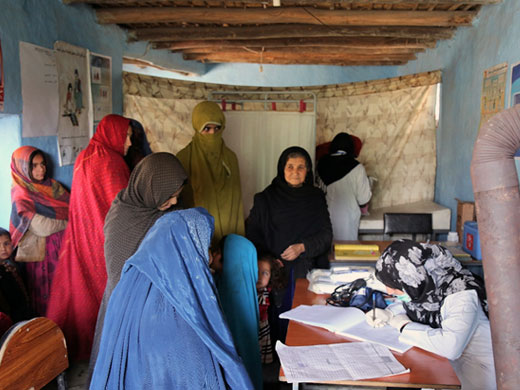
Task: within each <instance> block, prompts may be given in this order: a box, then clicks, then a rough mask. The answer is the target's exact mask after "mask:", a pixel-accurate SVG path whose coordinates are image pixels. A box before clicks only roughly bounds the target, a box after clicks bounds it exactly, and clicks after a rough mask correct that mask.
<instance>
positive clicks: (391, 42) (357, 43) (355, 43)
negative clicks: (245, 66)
mask: <svg viewBox="0 0 520 390" xmlns="http://www.w3.org/2000/svg"><path fill="white" fill-rule="evenodd" d="M152 46H153V48H154V49H170V50H183V49H193V48H199V47H215V48H218V47H243V46H245V47H266V48H267V47H295V46H297V47H311V46H321V47H343V48H362V49H368V48H370V49H381V48H385V49H386V48H388V49H396V48H400V49H425V48H434V47H435V46H436V41H435V40H422V39H393V38H337V37H331V38H292V39H236V40H208V41H203V40H193V41H191V40H187V41H176V42H160V43H155V44H153V45H152Z"/></svg>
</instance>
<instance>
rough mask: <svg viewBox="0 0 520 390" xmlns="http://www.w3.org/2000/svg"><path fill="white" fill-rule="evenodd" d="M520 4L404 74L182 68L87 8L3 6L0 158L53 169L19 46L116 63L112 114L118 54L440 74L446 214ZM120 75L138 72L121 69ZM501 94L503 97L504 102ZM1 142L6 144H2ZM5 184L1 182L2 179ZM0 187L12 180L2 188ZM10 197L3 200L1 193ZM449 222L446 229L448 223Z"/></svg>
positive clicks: (66, 174)
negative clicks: (59, 47)
mask: <svg viewBox="0 0 520 390" xmlns="http://www.w3.org/2000/svg"><path fill="white" fill-rule="evenodd" d="M519 17H520V1H518V0H504V1H503V2H502V3H500V4H497V5H492V6H486V7H485V8H484V9H483V10H482V11H481V12H480V15H479V18H478V19H477V20H476V21H475V22H474V23H473V26H472V27H466V28H461V29H459V30H458V32H457V34H456V36H455V37H454V38H453V39H451V40H449V41H444V42H441V43H440V44H439V45H438V47H437V48H436V49H432V50H429V51H428V52H426V53H423V54H420V55H419V56H418V59H417V60H416V61H413V62H410V63H409V64H407V65H406V66H401V67H396V66H393V67H337V66H275V65H263V66H262V69H260V66H259V65H255V64H215V65H203V64H199V63H196V62H192V61H183V60H182V57H181V56H180V55H178V54H175V55H173V54H167V53H165V52H157V51H154V50H149V48H148V47H147V45H145V44H143V43H126V36H125V34H124V32H123V31H122V30H121V29H119V28H117V27H110V26H108V27H107V26H100V25H98V24H97V23H96V21H95V15H94V13H93V12H92V11H91V10H90V9H89V8H88V7H87V6H84V5H72V6H69V5H63V4H62V3H61V1H60V0H46V1H45V2H42V1H41V0H0V41H1V44H2V50H3V54H4V74H5V83H6V85H5V86H6V104H5V109H4V113H5V114H12V115H14V116H7V117H1V118H0V137H2V138H1V139H2V141H3V142H2V143H1V144H0V156H1V157H2V158H3V157H4V156H5V155H6V154H7V155H10V153H11V150H12V149H13V148H15V147H17V146H19V145H20V144H24V145H25V144H30V145H34V146H36V147H39V148H41V149H44V150H45V151H47V152H49V154H50V155H51V159H52V160H53V163H54V165H55V166H57V148H56V143H57V142H56V137H39V138H23V139H20V134H21V120H22V97H21V82H20V63H19V50H18V43H19V41H26V42H30V43H33V44H37V45H41V46H44V47H48V48H51V47H52V46H53V43H54V41H56V40H63V41H66V42H69V43H72V44H76V45H79V46H83V47H86V48H88V49H90V50H92V51H94V52H97V53H101V54H105V55H109V56H111V57H112V60H113V63H112V67H113V71H112V75H113V107H114V112H116V113H120V112H121V111H122V91H121V68H122V56H123V55H129V56H132V57H137V58H143V59H147V60H149V61H152V62H154V63H157V64H158V65H162V66H165V67H169V68H173V69H179V70H182V71H187V72H191V73H194V74H196V76H194V77H183V76H180V75H176V74H175V73H172V72H155V75H159V76H161V77H173V78H177V79H185V80H191V81H202V82H210V83H221V84H233V85H253V86H299V85H322V84H336V83H347V82H355V81H364V80H373V79H381V78H388V77H395V76H399V75H406V74H412V73H418V72H424V71H429V70H437V69H441V70H442V72H443V92H442V106H441V121H440V125H439V130H438V143H437V145H438V148H437V154H438V168H437V181H436V188H435V199H436V201H438V202H439V203H441V204H443V205H446V206H449V207H451V208H452V211H453V213H452V214H454V212H455V207H456V202H455V200H454V198H455V197H459V198H461V199H463V200H473V191H472V186H471V180H470V174H469V166H470V162H471V153H472V150H473V143H474V141H475V139H476V137H477V133H478V126H479V119H480V95H481V87H482V73H483V71H484V70H485V69H487V68H489V67H491V66H493V65H496V64H499V63H501V62H506V61H507V62H509V63H513V62H517V61H520V49H519V46H518V37H519V36H520V24H518V23H517V24H516V25H515V24H514V21H515V18H516V19H517V20H518V18H519ZM125 70H134V71H137V70H138V69H137V68H135V67H132V66H125ZM508 93H509V92H508V91H506V95H508ZM4 140H5V142H4ZM9 176H10V174H9V168H8V166H7V167H6V166H5V163H3V160H2V161H0V179H1V180H2V181H1V182H0V202H2V203H1V206H0V226H5V225H6V222H7V220H8V215H9V210H10V204H6V199H9V195H8V193H9V187H10V179H9ZM54 177H55V178H57V179H58V180H59V181H61V182H62V183H64V184H65V185H67V186H70V183H71V180H72V167H71V166H68V167H62V168H60V167H56V169H55V170H54ZM6 178H7V179H6ZM6 180H7V181H8V182H6ZM6 194H7V195H6ZM454 222H455V215H453V219H452V226H454Z"/></svg>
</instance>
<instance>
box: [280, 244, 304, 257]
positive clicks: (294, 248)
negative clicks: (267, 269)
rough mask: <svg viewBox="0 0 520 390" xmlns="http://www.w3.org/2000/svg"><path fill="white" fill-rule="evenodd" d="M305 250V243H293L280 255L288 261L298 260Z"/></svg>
mask: <svg viewBox="0 0 520 390" xmlns="http://www.w3.org/2000/svg"><path fill="white" fill-rule="evenodd" d="M303 252H305V245H303V243H300V244H292V245H289V246H288V247H287V248H285V250H284V251H283V253H282V254H281V255H280V257H281V258H282V259H284V260H286V261H293V260H296V259H297V258H298V256H300V255H301V254H302V253H303Z"/></svg>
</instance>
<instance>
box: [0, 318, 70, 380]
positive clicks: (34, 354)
mask: <svg viewBox="0 0 520 390" xmlns="http://www.w3.org/2000/svg"><path fill="white" fill-rule="evenodd" d="M0 343H1V346H0V389H2V390H29V389H30V390H33V389H34V390H39V389H41V388H42V387H44V386H45V385H46V384H48V383H49V382H51V381H52V380H53V379H54V378H56V377H58V388H59V389H60V390H64V389H65V388H66V384H65V377H64V371H65V369H67V368H68V366H69V360H68V357H67V345H66V343H65V337H64V336H63V333H62V331H61V329H60V328H59V327H58V326H57V325H56V324H55V323H54V322H53V321H51V320H49V319H48V318H45V317H37V318H33V319H31V320H28V321H22V322H18V323H17V324H15V325H13V326H12V327H11V328H10V329H9V330H8V331H7V332H6V333H5V334H4V335H3V336H2V339H1V340H0Z"/></svg>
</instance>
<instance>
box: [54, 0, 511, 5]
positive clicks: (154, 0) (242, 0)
mask: <svg viewBox="0 0 520 390" xmlns="http://www.w3.org/2000/svg"><path fill="white" fill-rule="evenodd" d="M62 1H63V3H65V4H95V5H113V6H121V5H125V4H129V5H133V4H135V2H136V0H62ZM501 1H502V0H406V1H403V0H366V1H364V2H363V1H360V0H334V2H335V3H339V4H363V3H367V4H385V5H386V4H402V3H417V4H428V5H432V4H433V5H435V4H438V5H446V4H448V5H450V4H457V3H458V4H461V3H462V4H464V5H466V4H467V5H487V4H497V3H500V2H501ZM325 2H326V1H323V3H325ZM234 3H235V4H255V5H257V4H258V3H259V1H258V0H239V1H236V2H234ZM294 3H298V4H300V5H306V6H313V5H316V4H319V3H320V1H319V0H298V1H290V4H294ZM154 4H157V5H165V4H171V1H166V0H147V1H146V5H148V6H150V5H154ZM282 5H283V0H282Z"/></svg>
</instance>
